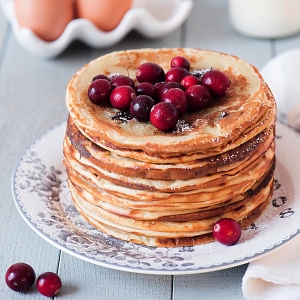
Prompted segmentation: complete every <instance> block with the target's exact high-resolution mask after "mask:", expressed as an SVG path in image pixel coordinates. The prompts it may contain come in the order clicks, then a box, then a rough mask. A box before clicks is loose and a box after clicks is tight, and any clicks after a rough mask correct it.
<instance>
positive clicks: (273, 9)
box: [228, 0, 300, 38]
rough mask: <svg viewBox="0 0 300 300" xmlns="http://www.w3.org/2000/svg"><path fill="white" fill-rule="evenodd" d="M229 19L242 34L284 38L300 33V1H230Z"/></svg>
mask: <svg viewBox="0 0 300 300" xmlns="http://www.w3.org/2000/svg"><path fill="white" fill-rule="evenodd" d="M228 1H229V2H228V5H229V17H230V20H231V23H232V25H233V27H234V28H235V29H236V30H237V31H238V32H240V33H242V34H244V35H246V36H251V37H257V38H283V37H287V36H290V35H294V34H297V33H300V0H228Z"/></svg>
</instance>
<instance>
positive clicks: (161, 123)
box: [150, 102, 178, 131]
mask: <svg viewBox="0 0 300 300" xmlns="http://www.w3.org/2000/svg"><path fill="white" fill-rule="evenodd" d="M177 121H178V111H177V109H176V107H175V106H174V105H173V104H171V103H169V102H159V103H157V104H155V105H154V106H153V107H152V109H151V112H150V122H151V123H152V124H153V126H155V127H156V128H157V129H159V130H162V131H168V130H170V129H172V128H173V127H174V126H175V125H176V123H177Z"/></svg>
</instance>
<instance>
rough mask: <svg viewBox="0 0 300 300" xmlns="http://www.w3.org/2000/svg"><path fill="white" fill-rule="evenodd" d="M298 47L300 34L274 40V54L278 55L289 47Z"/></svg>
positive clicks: (299, 46) (299, 45)
mask: <svg viewBox="0 0 300 300" xmlns="http://www.w3.org/2000/svg"><path fill="white" fill-rule="evenodd" d="M296 48H297V49H299V48H300V34H297V35H294V36H291V37H289V38H284V39H279V40H276V41H274V52H275V53H274V54H275V55H278V54H280V53H282V52H285V51H287V50H290V49H296Z"/></svg>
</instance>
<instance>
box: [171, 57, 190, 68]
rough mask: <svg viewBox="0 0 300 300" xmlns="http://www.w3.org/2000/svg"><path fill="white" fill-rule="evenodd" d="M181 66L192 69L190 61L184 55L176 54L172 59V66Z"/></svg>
mask: <svg viewBox="0 0 300 300" xmlns="http://www.w3.org/2000/svg"><path fill="white" fill-rule="evenodd" d="M174 67H181V68H184V69H187V70H189V69H190V62H189V61H188V60H187V59H186V58H185V57H183V56H175V57H173V58H172V59H171V68H174Z"/></svg>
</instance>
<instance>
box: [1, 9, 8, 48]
mask: <svg viewBox="0 0 300 300" xmlns="http://www.w3.org/2000/svg"><path fill="white" fill-rule="evenodd" d="M7 28H8V22H7V21H6V19H5V18H4V15H3V11H2V7H1V4H0V49H1V48H2V46H3V43H4V38H5V34H6V31H7Z"/></svg>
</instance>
